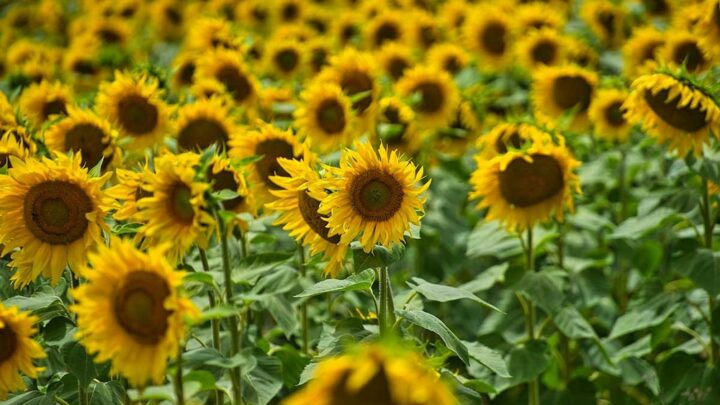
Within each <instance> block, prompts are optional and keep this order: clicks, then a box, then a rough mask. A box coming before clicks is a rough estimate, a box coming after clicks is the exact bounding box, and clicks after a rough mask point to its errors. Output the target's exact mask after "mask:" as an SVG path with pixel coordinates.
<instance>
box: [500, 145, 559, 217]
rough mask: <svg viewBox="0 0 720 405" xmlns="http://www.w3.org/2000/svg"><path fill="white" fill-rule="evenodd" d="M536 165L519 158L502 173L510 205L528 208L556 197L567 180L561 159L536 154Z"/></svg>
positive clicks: (503, 191) (502, 181)
mask: <svg viewBox="0 0 720 405" xmlns="http://www.w3.org/2000/svg"><path fill="white" fill-rule="evenodd" d="M532 159H533V161H532V162H528V161H526V160H525V159H523V158H520V157H518V158H516V159H515V160H513V161H512V162H510V164H509V165H508V166H507V168H506V169H505V171H503V172H500V178H499V180H500V193H501V194H502V196H503V198H505V200H506V201H507V202H509V203H510V204H512V205H514V206H516V207H520V208H525V207H530V206H533V205H535V204H538V203H541V202H543V201H545V200H547V199H549V198H552V197H554V196H556V195H557V194H558V193H560V192H561V191H562V189H563V186H564V184H565V180H564V177H563V171H562V168H561V167H560V164H558V162H557V160H555V158H553V157H551V156H547V155H541V154H534V155H532Z"/></svg>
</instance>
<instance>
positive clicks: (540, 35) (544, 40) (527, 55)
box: [517, 28, 567, 72]
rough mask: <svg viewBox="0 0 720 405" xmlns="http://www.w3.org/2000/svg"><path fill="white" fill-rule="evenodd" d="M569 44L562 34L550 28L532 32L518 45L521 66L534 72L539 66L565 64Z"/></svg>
mask: <svg viewBox="0 0 720 405" xmlns="http://www.w3.org/2000/svg"><path fill="white" fill-rule="evenodd" d="M566 49H567V43H566V41H565V38H564V37H563V36H562V34H560V33H558V32H557V31H555V30H553V29H550V28H543V29H538V30H533V31H530V32H529V33H527V34H525V35H524V36H523V37H522V39H520V40H519V41H518V43H517V53H518V59H519V62H520V65H522V66H523V67H524V68H525V69H527V70H528V71H530V72H532V71H534V70H535V69H536V68H538V67H539V66H557V65H560V64H562V63H563V62H565V60H566V55H565V52H566Z"/></svg>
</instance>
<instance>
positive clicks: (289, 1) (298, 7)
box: [273, 0, 308, 24]
mask: <svg viewBox="0 0 720 405" xmlns="http://www.w3.org/2000/svg"><path fill="white" fill-rule="evenodd" d="M307 7H308V2H307V1H305V0H275V1H274V2H273V9H274V10H275V12H276V13H277V15H276V19H277V21H278V22H279V23H280V24H292V23H295V22H298V21H299V20H301V19H302V18H303V16H304V14H305V13H306V12H307Z"/></svg>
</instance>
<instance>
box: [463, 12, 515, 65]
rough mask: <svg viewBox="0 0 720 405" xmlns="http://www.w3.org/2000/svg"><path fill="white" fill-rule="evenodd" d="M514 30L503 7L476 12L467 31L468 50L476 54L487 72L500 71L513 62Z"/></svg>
mask: <svg viewBox="0 0 720 405" xmlns="http://www.w3.org/2000/svg"><path fill="white" fill-rule="evenodd" d="M513 30H514V26H513V23H512V19H511V18H510V16H508V14H507V12H506V11H505V10H504V9H502V8H500V7H487V6H485V5H483V6H477V7H474V8H473V9H472V12H471V13H470V15H469V16H468V19H467V22H466V23H465V26H464V30H463V37H464V41H465V46H466V47H467V48H468V49H470V50H472V51H474V52H475V53H476V54H477V55H478V57H479V60H480V66H481V67H482V68H483V69H485V70H491V71H492V70H498V69H502V68H504V67H505V66H506V65H507V64H508V63H510V62H511V55H512V43H513V40H512V34H513Z"/></svg>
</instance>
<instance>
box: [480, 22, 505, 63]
mask: <svg viewBox="0 0 720 405" xmlns="http://www.w3.org/2000/svg"><path fill="white" fill-rule="evenodd" d="M507 34H508V29H507V27H506V26H505V24H503V23H502V22H500V21H493V22H491V23H489V24H488V25H487V26H485V29H483V30H482V31H481V32H480V44H481V45H482V47H483V49H484V50H485V51H486V52H488V53H491V54H493V55H495V56H501V55H502V54H504V53H505V48H507V44H506V42H505V36H506V35H507Z"/></svg>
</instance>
